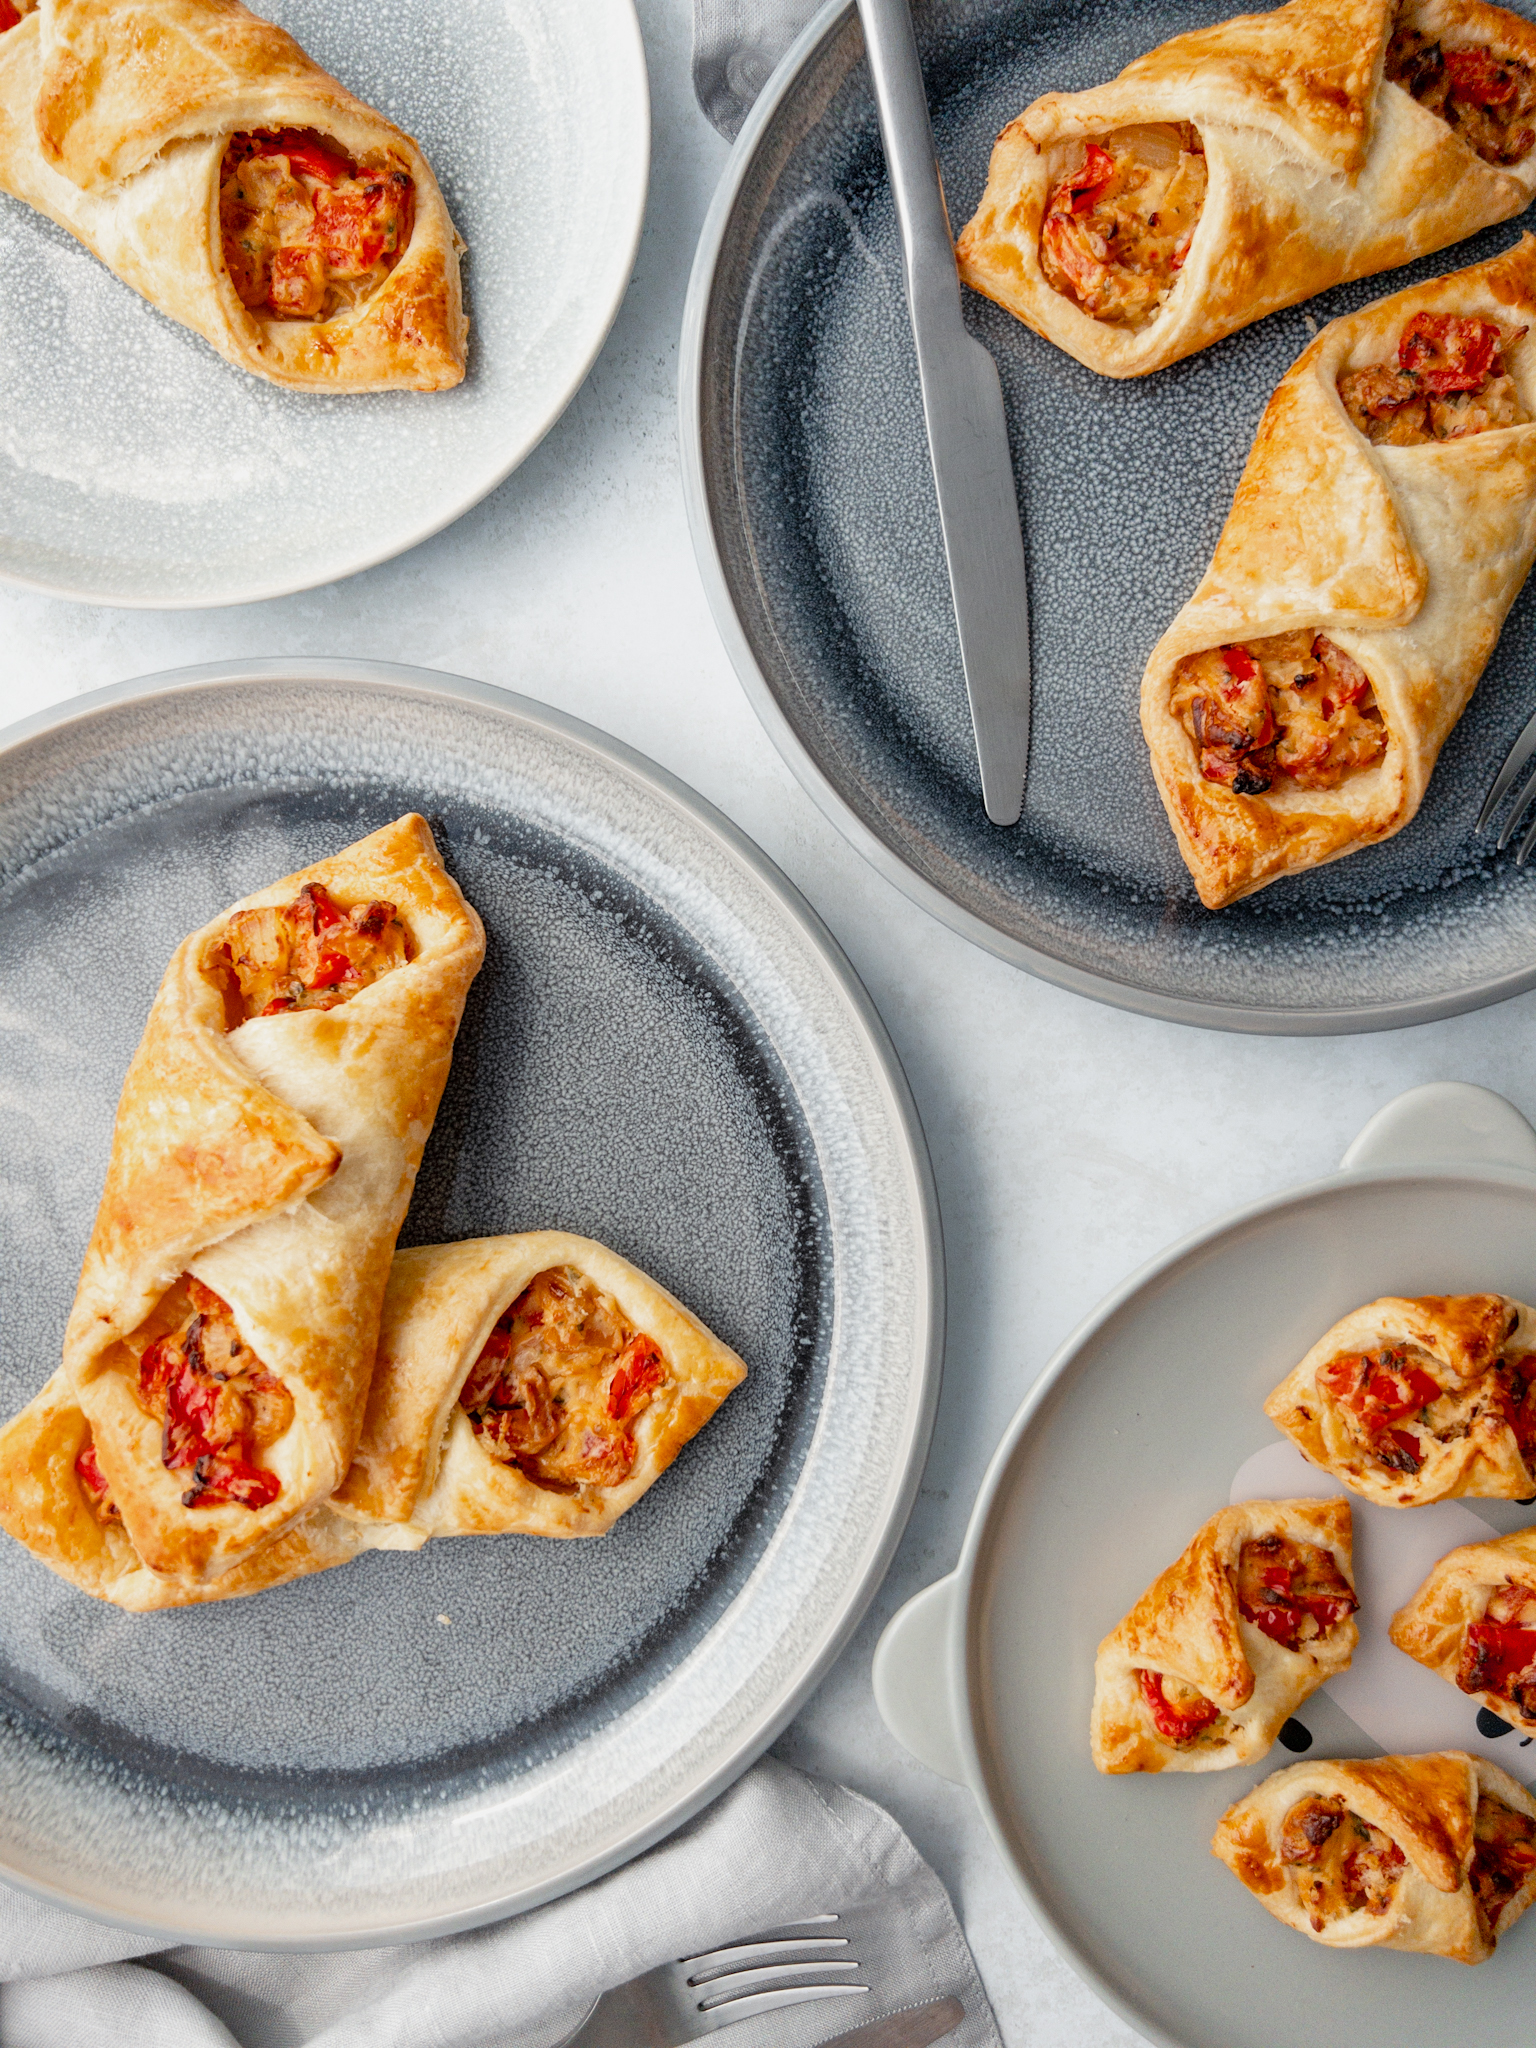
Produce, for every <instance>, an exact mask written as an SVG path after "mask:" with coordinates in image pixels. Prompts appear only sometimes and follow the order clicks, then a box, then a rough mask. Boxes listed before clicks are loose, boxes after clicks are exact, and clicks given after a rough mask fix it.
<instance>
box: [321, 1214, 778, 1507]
mask: <svg viewBox="0 0 1536 2048" xmlns="http://www.w3.org/2000/svg"><path fill="white" fill-rule="evenodd" d="M746 1370H747V1369H746V1367H745V1365H743V1363H742V1361H741V1360H740V1359H739V1358H738V1357H737V1356H736V1353H735V1352H734V1351H732V1350H730V1349H729V1348H728V1347H727V1346H726V1345H724V1344H722V1343H721V1342H720V1340H719V1338H718V1337H714V1336H712V1335H711V1334H710V1332H709V1331H708V1330H706V1329H705V1327H704V1325H703V1324H702V1323H701V1322H700V1321H699V1320H698V1318H697V1317H696V1316H693V1315H690V1314H689V1312H688V1310H687V1309H685V1308H684V1307H683V1306H682V1304H681V1303H680V1302H678V1301H675V1300H674V1299H673V1297H672V1296H671V1295H670V1294H668V1293H667V1292H666V1290H665V1289H664V1288H662V1287H659V1286H658V1285H657V1284H656V1282H655V1281H654V1280H650V1279H647V1277H646V1275H645V1274H644V1273H642V1272H640V1270H639V1269H638V1268H637V1267H635V1266H632V1265H631V1264H630V1263H629V1261H628V1260H627V1259H622V1258H620V1257H619V1255H618V1253H617V1252H612V1251H609V1250H608V1249H607V1248H606V1247H605V1246H603V1245H600V1244H595V1243H593V1241H592V1240H591V1239H590V1238H585V1237H574V1236H571V1235H570V1234H569V1233H568V1232H565V1231H559V1230H537V1231H529V1232H526V1233H524V1234H522V1235H519V1236H514V1237H484V1238H474V1239H470V1240H468V1241H467V1242H465V1243H462V1244H445V1245H427V1246H424V1247H421V1248H418V1249H412V1250H408V1251H402V1252H400V1253H399V1254H398V1255H397V1257H396V1259H395V1264H394V1270H393V1272H392V1274H391V1276H390V1283H389V1293H388V1296H387V1298H386V1301H385V1306H384V1322H383V1328H382V1330H381V1332H380V1337H379V1358H378V1366H377V1369H376V1370H375V1373H374V1378H373V1386H372V1389H371V1390H370V1393H369V1397H368V1411H367V1416H366V1419H365V1422H364V1425H363V1433H362V1438H361V1441H360V1442H359V1444H358V1447H357V1456H356V1460H355V1462H354V1463H353V1466H352V1469H351V1471H350V1472H349V1473H348V1474H347V1478H346V1482H345V1484H344V1485H343V1486H342V1487H341V1488H340V1490H339V1491H338V1493H337V1495H336V1499H335V1506H336V1508H337V1509H338V1511H339V1512H340V1513H342V1514H348V1515H354V1516H358V1517H361V1518H362V1519H364V1520H367V1521H372V1522H382V1523H386V1524H394V1525H399V1526H400V1527H401V1528H402V1529H403V1530H404V1529H408V1530H409V1532H410V1536H411V1539H412V1540H414V1541H416V1542H425V1541H426V1539H427V1538H428V1537H431V1536H469V1535H489V1534H494V1533H497V1532H502V1531H510V1530H518V1531H521V1532H522V1533H524V1534H526V1535H532V1536H601V1535H604V1534H606V1532H607V1531H608V1530H609V1529H610V1528H611V1527H612V1526H613V1524H614V1522H615V1521H617V1519H618V1517H619V1516H620V1515H621V1514H623V1513H624V1511H625V1509H626V1508H629V1507H632V1506H633V1505H634V1503H635V1502H636V1501H637V1500H638V1499H639V1498H640V1496H641V1494H643V1493H644V1492H645V1491H646V1489H647V1488H648V1487H650V1486H652V1485H653V1484H654V1483H655V1481H656V1480H657V1479H659V1478H660V1476H661V1474H662V1473H663V1472H664V1471H665V1470H666V1469H667V1467H668V1466H669V1465H670V1464H671V1463H672V1461H673V1459H674V1458H675V1457H676V1456H677V1454H678V1452H679V1451H680V1450H681V1449H682V1448H683V1446H684V1444H686V1443H687V1442H688V1441H689V1439H690V1438H691V1437H693V1436H695V1435H697V1433H698V1432H699V1430H701V1429H702V1428H703V1427H704V1424H705V1423H706V1422H708V1420H709V1418H710V1417H711V1416H712V1415H713V1414H714V1412H715V1410H716V1409H717V1408H718V1407H719V1405H720V1403H721V1402H722V1401H723V1400H724V1399H725V1397H726V1395H727V1394H728V1393H730V1391H731V1389H732V1388H733V1387H735V1386H737V1385H738V1384H739V1383H740V1382H741V1380H742V1379H744V1378H745V1376H746Z"/></svg>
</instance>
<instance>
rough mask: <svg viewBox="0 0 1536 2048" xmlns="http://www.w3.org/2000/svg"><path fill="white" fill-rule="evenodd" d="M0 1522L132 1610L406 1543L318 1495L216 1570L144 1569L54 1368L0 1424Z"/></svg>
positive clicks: (219, 1596) (221, 1595)
mask: <svg viewBox="0 0 1536 2048" xmlns="http://www.w3.org/2000/svg"><path fill="white" fill-rule="evenodd" d="M0 1528H3V1529H5V1530H6V1531H7V1532H8V1533H9V1534H10V1535H12V1536H14V1537H15V1538H16V1540H17V1542H18V1543H24V1544H25V1545H26V1546H27V1548H28V1549H29V1550H30V1551H31V1552H32V1553H33V1555H34V1556H35V1557H38V1558H40V1559H41V1560H42V1562H43V1563H44V1564H45V1565H47V1566H48V1568H49V1570H50V1571H54V1572H57V1573H58V1575H59V1576H60V1578H63V1579H67V1580H68V1581H69V1583H70V1584H71V1585H72V1586H77V1587H78V1588H79V1589H80V1591H81V1592H82V1593H89V1594H91V1595H92V1596H93V1597H94V1598H96V1599H98V1600H110V1601H111V1602H112V1603H113V1605H114V1606H117V1607H124V1608H127V1609H128V1610H129V1611H130V1612H131V1613H139V1614H143V1613H148V1612H151V1611H153V1610H155V1609H157V1608H164V1607H191V1606H196V1605H200V1604H202V1603H203V1602H205V1601H209V1600H235V1599H239V1598H240V1597H241V1596H242V1595H244V1594H249V1593H263V1592H266V1591H267V1590H268V1589H269V1588H270V1587H273V1586H281V1585H286V1584H287V1583H288V1581H289V1580H290V1579H300V1578H306V1577H307V1576H308V1575H309V1574H310V1573H311V1572H323V1571H329V1570H330V1569H331V1567H332V1566H334V1565H339V1564H347V1563H349V1562H350V1561H351V1559H352V1558H354V1557H357V1556H359V1555H360V1554H361V1553H362V1552H363V1551H365V1550H376V1549H387V1548H391V1547H395V1548H409V1547H411V1546H409V1545H398V1544H392V1536H393V1532H392V1531H390V1530H388V1529H385V1528H383V1527H377V1528H370V1527H367V1526H365V1525H364V1524H363V1523H361V1522H355V1521H348V1520H347V1519H346V1518H344V1517H343V1516H341V1515H338V1514H334V1513H333V1512H332V1511H331V1509H330V1508H329V1507H328V1506H326V1505H325V1504H324V1503H323V1502H322V1503H321V1505H320V1506H319V1507H315V1508H311V1509H310V1511H309V1513H308V1514H306V1515H303V1516H301V1518H300V1519H299V1520H298V1521H297V1522H295V1523H294V1524H293V1525H292V1526H291V1527H290V1528H288V1529H286V1530H284V1532H283V1533H282V1534H281V1535H280V1536H275V1537H274V1538H273V1539H272V1540H271V1542H269V1543H267V1544H265V1545H264V1546H263V1547H262V1548H261V1549H260V1550H257V1551H255V1552H254V1553H253V1554H252V1555H251V1556H249V1557H247V1558H246V1559H245V1560H244V1562H243V1563H241V1564H237V1565H235V1566H234V1567H233V1568H232V1569H231V1570H230V1571H227V1572H224V1573H223V1574H221V1576H220V1577H218V1578H216V1579H205V1580H202V1581H194V1580H190V1579H183V1578H176V1577H172V1576H170V1575H168V1574H166V1573H163V1572H156V1571H151V1570H150V1569H149V1567H148V1565H146V1564H145V1562H144V1560H143V1558H142V1557H140V1555H139V1553H138V1551H137V1550H135V1549H134V1547H133V1540H132V1538H131V1537H130V1536H129V1534H128V1532H127V1530H126V1529H125V1528H124V1526H123V1517H122V1514H121V1512H120V1511H119V1509H118V1506H117V1503H116V1502H115V1501H114V1500H113V1498H112V1489H111V1487H110V1486H109V1485H108V1483H107V1479H106V1476H105V1474H104V1473H103V1472H102V1469H101V1466H100V1464H99V1463H98V1462H97V1458H96V1451H95V1444H94V1442H93V1440H92V1437H91V1426H90V1424H89V1423H88V1422H87V1421H86V1419H85V1416H84V1414H83V1413H82V1411H81V1408H80V1403H79V1402H78V1400H76V1398H75V1395H74V1391H73V1389H72V1388H71V1386H70V1384H69V1378H68V1375H67V1374H65V1373H64V1372H62V1371H60V1372H56V1373H55V1374H54V1376H53V1378H52V1379H51V1380H49V1382H48V1384H47V1385H46V1386H45V1387H44V1388H43V1390H42V1392H41V1393H40V1394H38V1395H37V1397H36V1399H35V1400H32V1401H30V1402H29V1403H28V1404H27V1406H26V1407H25V1408H23V1409H22V1411H21V1413H20V1414H19V1415H16V1416H13V1417H12V1419H11V1420H10V1421H9V1422H8V1423H7V1424H6V1425H5V1427H4V1428H3V1429H0Z"/></svg>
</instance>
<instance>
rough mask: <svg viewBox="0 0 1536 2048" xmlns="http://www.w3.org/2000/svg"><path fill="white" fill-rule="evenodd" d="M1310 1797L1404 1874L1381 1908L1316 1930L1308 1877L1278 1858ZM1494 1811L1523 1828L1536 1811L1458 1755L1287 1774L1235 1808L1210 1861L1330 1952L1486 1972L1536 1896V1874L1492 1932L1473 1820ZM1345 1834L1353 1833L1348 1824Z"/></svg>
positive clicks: (1517, 1791) (1480, 1763) (1522, 1795)
mask: <svg viewBox="0 0 1536 2048" xmlns="http://www.w3.org/2000/svg"><path fill="white" fill-rule="evenodd" d="M1309 1796H1312V1797H1316V1798H1319V1799H1323V1800H1341V1801H1342V1802H1343V1805H1344V1807H1345V1809H1346V1810H1347V1813H1348V1814H1351V1815H1358V1816H1359V1817H1360V1819H1361V1820H1362V1821H1363V1822H1364V1823H1366V1825H1367V1826H1368V1827H1370V1828H1374V1829H1377V1830H1379V1831H1380V1832H1381V1834H1383V1835H1385V1836H1386V1837H1387V1838H1388V1839H1389V1840H1390V1842H1391V1843H1393V1844H1394V1845H1395V1846H1396V1848H1397V1850H1398V1851H1400V1852H1401V1855H1402V1858H1403V1863H1402V1867H1401V1870H1400V1871H1399V1872H1398V1874H1397V1875H1396V1878H1395V1881H1394V1883H1393V1884H1392V1888H1391V1891H1390V1895H1389V1896H1388V1897H1387V1899H1386V1901H1385V1904H1384V1906H1382V1907H1379V1908H1378V1909H1376V1910H1373V1908H1372V1906H1370V1905H1365V1906H1361V1907H1360V1908H1359V1909H1357V1910H1356V1911H1354V1912H1349V1913H1344V1914H1340V1915H1338V1916H1337V1917H1334V1918H1326V1917H1323V1916H1318V1917H1319V1918H1320V1919H1321V1924H1320V1925H1319V1924H1315V1923H1314V1916H1313V1914H1312V1913H1311V1912H1310V1911H1309V1909H1308V1905H1307V1903H1306V1901H1305V1897H1304V1893H1303V1889H1302V1887H1303V1884H1304V1882H1305V1878H1306V1866H1305V1865H1297V1864H1293V1863H1288V1862H1286V1861H1285V1860H1284V1859H1283V1858H1282V1856H1281V1853H1280V1849H1281V1840H1282V1835H1283V1833H1284V1829H1285V1822H1286V1817H1287V1815H1288V1814H1290V1813H1291V1812H1292V1811H1293V1810H1294V1809H1295V1808H1296V1807H1297V1805H1298V1804H1299V1802H1300V1801H1302V1800H1303V1799H1306V1798H1307V1797H1309ZM1488 1798H1492V1799H1496V1800H1498V1801H1499V1802H1500V1804H1501V1805H1502V1806H1504V1807H1506V1808H1508V1809H1510V1811H1511V1812H1513V1813H1514V1814H1515V1815H1517V1816H1519V1817H1520V1818H1521V1819H1522V1820H1530V1819H1536V1800H1533V1799H1532V1798H1531V1796H1530V1794H1529V1793H1528V1792H1527V1791H1526V1790H1525V1788H1524V1787H1523V1786H1521V1785H1517V1784H1516V1783H1515V1781H1514V1779H1513V1778H1511V1777H1510V1776H1509V1775H1508V1773H1507V1772H1505V1771H1501V1770H1500V1769H1499V1768H1498V1766H1497V1765H1496V1764H1491V1763H1487V1762H1485V1761H1484V1760H1483V1759H1482V1758H1481V1757H1473V1756H1468V1755H1467V1754H1466V1753H1465V1752H1464V1751H1461V1750H1446V1751H1443V1752H1439V1753H1437V1754H1434V1755H1431V1756H1383V1757H1374V1758H1370V1759H1367V1760H1365V1761H1362V1762H1358V1763H1357V1762H1339V1763H1330V1762H1318V1763H1300V1764H1292V1765H1291V1766H1290V1767H1289V1768H1288V1769H1286V1770H1283V1771H1276V1772H1275V1773H1274V1774H1273V1775H1272V1776H1271V1777H1268V1778H1266V1779H1265V1780H1264V1782H1263V1783H1262V1784H1261V1785H1258V1786H1256V1787H1255V1788H1254V1790H1253V1791H1252V1792H1250V1793H1249V1794H1248V1796H1247V1798H1246V1799H1240V1800H1239V1801H1238V1802H1237V1804H1236V1805H1235V1806H1232V1807H1229V1808H1228V1810H1227V1811H1226V1813H1224V1814H1223V1815H1222V1817H1221V1820H1220V1822H1219V1824H1218V1826H1217V1829H1216V1833H1215V1835H1214V1836H1213V1838H1212V1841H1211V1850H1212V1853H1213V1854H1214V1855H1216V1856H1219V1857H1220V1858H1221V1860H1222V1862H1223V1863H1225V1864H1226V1866H1227V1868H1228V1869H1229V1870H1230V1871H1231V1872H1232V1873H1233V1875H1234V1876H1235V1877H1237V1878H1238V1879H1239V1880H1240V1881H1241V1882H1242V1883H1243V1884H1245V1885H1246V1886H1247V1888H1248V1889H1249V1891H1251V1892H1252V1893H1253V1895H1254V1896H1255V1898H1257V1899H1258V1900H1259V1902H1260V1903H1261V1904H1262V1905H1263V1906H1264V1907H1265V1909H1266V1910H1267V1911H1268V1912H1270V1913H1273V1915H1274V1916H1275V1918H1276V1919H1277V1920H1282V1921H1284V1923H1285V1925H1286V1926H1287V1927H1294V1928H1295V1929H1296V1930H1297V1932H1298V1933H1301V1934H1305V1935H1308V1936H1309V1937H1310V1938H1311V1939H1312V1940H1314V1941H1317V1942H1321V1943H1323V1944H1324V1945H1325V1946H1327V1947H1329V1948H1391V1949H1406V1950H1409V1951H1411V1952H1413V1953H1416V1954H1421V1955H1437V1956H1446V1957H1448V1958H1449V1959H1450V1960H1451V1961H1453V1962H1458V1963H1481V1962H1485V1961H1486V1960H1487V1958H1488V1957H1489V1956H1490V1955H1492V1953H1493V1951H1494V1947H1495V1945H1496V1941H1497V1937H1498V1935H1501V1934H1507V1933H1508V1931H1509V1929H1510V1928H1511V1927H1512V1926H1513V1925H1514V1923H1515V1922H1516V1920H1518V1919H1519V1917H1520V1915H1521V1914H1522V1913H1523V1912H1524V1911H1525V1909H1526V1907H1527V1906H1528V1905H1529V1904H1530V1903H1531V1899H1532V1897H1533V1895H1536V1870H1532V1872H1531V1874H1530V1876H1529V1878H1528V1879H1527V1880H1526V1882H1525V1883H1524V1885H1523V1886H1521V1887H1520V1888H1519V1890H1518V1891H1517V1892H1516V1893H1515V1895H1514V1896H1513V1897H1512V1898H1510V1899H1509V1900H1508V1901H1507V1903H1505V1904H1503V1905H1502V1907H1501V1908H1500V1910H1499V1911H1498V1913H1497V1914H1496V1915H1495V1916H1494V1917H1495V1919H1496V1922H1497V1925H1496V1927H1495V1926H1493V1925H1490V1923H1489V1920H1488V1918H1487V1916H1486V1913H1485V1911H1484V1910H1483V1908H1482V1907H1481V1906H1480V1903H1479V1897H1478V1892H1477V1889H1476V1886H1475V1883H1474V1858H1475V1856H1476V1852H1477V1836H1476V1831H1475V1830H1476V1814H1477V1809H1478V1805H1479V1803H1480V1802H1481V1801H1482V1800H1484V1799H1488ZM1343 1826H1344V1827H1345V1828H1348V1827H1350V1826H1351V1823H1350V1821H1349V1820H1347V1819H1346V1820H1345V1821H1344V1822H1343Z"/></svg>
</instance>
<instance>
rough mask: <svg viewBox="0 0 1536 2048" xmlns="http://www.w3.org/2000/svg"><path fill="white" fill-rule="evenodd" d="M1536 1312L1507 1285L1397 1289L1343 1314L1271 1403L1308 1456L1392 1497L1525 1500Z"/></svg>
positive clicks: (1406, 1501)
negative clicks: (1407, 1295) (1440, 1291)
mask: <svg viewBox="0 0 1536 2048" xmlns="http://www.w3.org/2000/svg"><path fill="white" fill-rule="evenodd" d="M1533 1340H1536V1313H1533V1312H1532V1311H1531V1310H1529V1309H1526V1308H1524V1307H1522V1305H1521V1304H1520V1303H1519V1302H1516V1301H1510V1300H1509V1299H1507V1298H1506V1297H1505V1296H1504V1295H1502V1294H1459V1295H1423V1296H1421V1297H1419V1298H1418V1299H1417V1300H1413V1301H1409V1300H1405V1299H1400V1298H1397V1297H1389V1298H1388V1299H1386V1300H1383V1301H1375V1302H1370V1303H1368V1304H1367V1305H1366V1307H1364V1308H1361V1309H1356V1310H1354V1311H1353V1312H1352V1313H1351V1314H1350V1315H1347V1316H1345V1317H1343V1318H1342V1320H1341V1321H1339V1322H1337V1323H1335V1324H1334V1326H1333V1328H1332V1329H1331V1330H1329V1331H1327V1332H1326V1333H1325V1335H1324V1336H1322V1337H1321V1338H1319V1340H1318V1342H1317V1343H1316V1344H1314V1345H1313V1347H1312V1349H1311V1350H1310V1351H1309V1352H1308V1353H1307V1355H1306V1357H1305V1358H1304V1359H1303V1360H1302V1362H1301V1364H1300V1365H1299V1366H1297V1367H1296V1369H1295V1371H1294V1372H1292V1373H1290V1374H1288V1375H1287V1377H1286V1378H1285V1379H1284V1380H1282V1381H1281V1383H1280V1385H1279V1386H1278V1387H1276V1389H1275V1390H1274V1392H1273V1393H1272V1394H1271V1395H1270V1397H1269V1399H1268V1400H1267V1401H1266V1402H1265V1404H1264V1412H1265V1414H1266V1415H1268V1416H1269V1418H1270V1420H1271V1421H1272V1422H1274V1423H1276V1424H1277V1425H1278V1427H1279V1428H1281V1429H1282V1430H1284V1431H1285V1433H1286V1435H1287V1436H1289V1437H1290V1438H1291V1440H1292V1441H1293V1442H1294V1443H1295V1444H1296V1446H1297V1448H1298V1449H1299V1450H1300V1451H1301V1452H1302V1454H1303V1456H1304V1457H1306V1458H1309V1459H1310V1460H1311V1461H1312V1463H1313V1464H1315V1465H1321V1466H1322V1467H1323V1468H1324V1469H1325V1470H1326V1471H1328V1472H1331V1473H1332V1474H1333V1475H1334V1477H1335V1478H1337V1479H1341V1480H1342V1481H1343V1482H1344V1484H1345V1485H1346V1486H1350V1487H1352V1488H1353V1489H1354V1491H1355V1492H1356V1493H1360V1494H1363V1495H1364V1496H1365V1497H1366V1498H1367V1499H1368V1500H1374V1501H1377V1502H1379V1503H1380V1504H1381V1505H1382V1506H1383V1507H1414V1506H1420V1505H1422V1504H1424V1503H1425V1502H1427V1501H1433V1500H1447V1499H1451V1498H1454V1497H1455V1496H1457V1495H1459V1494H1481V1495H1484V1496H1486V1497H1488V1498H1491V1499H1505V1500H1521V1499H1524V1498H1525V1497H1526V1496H1527V1495H1528V1494H1531V1493H1533V1492H1536V1472H1533V1470H1532V1468H1531V1466H1530V1465H1529V1464H1528V1463H1527V1457H1528V1456H1529V1433H1528V1429H1527V1424H1528V1422H1529V1420H1530V1418H1531V1413H1532V1410H1531V1403H1530V1390H1531V1379H1532V1367H1533V1362H1536V1361H1533V1357H1532V1344H1533Z"/></svg>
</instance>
